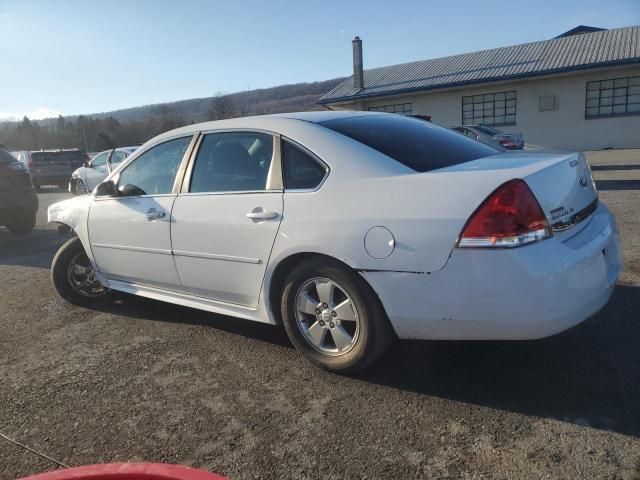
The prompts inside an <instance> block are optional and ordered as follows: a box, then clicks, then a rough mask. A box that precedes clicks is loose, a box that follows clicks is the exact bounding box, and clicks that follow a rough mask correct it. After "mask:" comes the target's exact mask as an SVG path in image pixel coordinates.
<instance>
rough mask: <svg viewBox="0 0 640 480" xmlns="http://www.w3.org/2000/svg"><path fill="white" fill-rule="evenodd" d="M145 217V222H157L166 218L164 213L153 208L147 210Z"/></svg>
mask: <svg viewBox="0 0 640 480" xmlns="http://www.w3.org/2000/svg"><path fill="white" fill-rule="evenodd" d="M145 215H146V216H147V220H149V221H151V220H158V219H159V218H164V217H166V216H167V214H166V212H162V211H158V210H156V209H155V208H150V209H149V210H147V213H146V214H145Z"/></svg>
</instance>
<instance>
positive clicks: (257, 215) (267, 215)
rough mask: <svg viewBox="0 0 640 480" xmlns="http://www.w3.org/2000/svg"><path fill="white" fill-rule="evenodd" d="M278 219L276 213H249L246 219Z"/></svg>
mask: <svg viewBox="0 0 640 480" xmlns="http://www.w3.org/2000/svg"><path fill="white" fill-rule="evenodd" d="M277 217H278V212H249V213H247V218H250V219H251V220H272V219H274V218H277Z"/></svg>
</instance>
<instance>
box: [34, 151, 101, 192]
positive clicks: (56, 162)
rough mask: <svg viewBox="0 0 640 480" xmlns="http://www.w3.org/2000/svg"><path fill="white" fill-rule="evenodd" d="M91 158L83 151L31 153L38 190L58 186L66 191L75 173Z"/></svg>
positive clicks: (35, 183)
mask: <svg viewBox="0 0 640 480" xmlns="http://www.w3.org/2000/svg"><path fill="white" fill-rule="evenodd" d="M88 160H89V157H88V156H87V154H86V153H84V152H83V151H82V150H78V149H69V150H39V151H35V152H31V165H30V166H29V169H30V171H31V178H32V179H33V184H34V185H35V187H36V188H40V187H41V186H42V185H58V187H60V188H61V189H63V188H64V189H66V188H67V185H68V183H69V178H70V177H71V174H72V173H73V171H74V170H75V169H76V168H78V167H81V166H82V165H83V164H84V162H85V161H88Z"/></svg>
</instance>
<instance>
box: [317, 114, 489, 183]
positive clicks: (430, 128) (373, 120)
mask: <svg viewBox="0 0 640 480" xmlns="http://www.w3.org/2000/svg"><path fill="white" fill-rule="evenodd" d="M319 125H322V126H323V127H326V128H329V129H331V130H333V131H335V132H338V133H341V134H342V135H346V136H347V137H349V138H352V139H354V140H356V141H358V142H360V143H363V144H364V145H367V146H368V147H371V148H373V149H375V150H377V151H379V152H381V153H384V154H385V155H387V156H389V157H391V158H393V159H394V160H396V161H397V162H400V163H402V164H403V165H405V166H407V167H409V168H411V169H413V170H415V171H416V172H428V171H430V170H435V169H438V168H444V167H450V166H452V165H457V164H459V163H464V162H469V161H471V160H476V159H478V158H481V157H487V156H489V155H495V154H497V153H500V151H499V150H498V149H496V148H493V147H491V146H489V145H486V144H484V143H480V142H477V141H475V140H472V139H471V138H469V137H466V136H464V135H460V134H459V133H457V132H453V131H451V130H449V129H448V128H443V127H439V126H437V125H434V124H432V123H429V122H425V121H422V120H416V119H413V118H407V117H403V116H400V115H363V116H359V117H348V118H339V119H335V120H327V121H324V122H320V123H319Z"/></svg>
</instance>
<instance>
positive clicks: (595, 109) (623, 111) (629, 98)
mask: <svg viewBox="0 0 640 480" xmlns="http://www.w3.org/2000/svg"><path fill="white" fill-rule="evenodd" d="M586 96H587V98H586V100H585V118H597V117H611V116H616V115H640V76H638V77H626V78H615V79H612V80H598V81H595V82H587V93H586Z"/></svg>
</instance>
